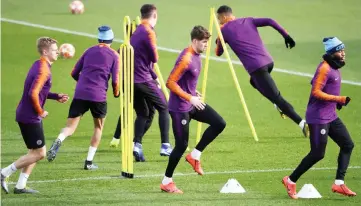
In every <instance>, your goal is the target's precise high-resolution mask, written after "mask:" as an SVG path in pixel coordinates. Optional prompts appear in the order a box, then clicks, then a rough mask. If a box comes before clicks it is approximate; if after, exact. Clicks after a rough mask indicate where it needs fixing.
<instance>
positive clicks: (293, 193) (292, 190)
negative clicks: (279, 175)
mask: <svg viewBox="0 0 361 206" xmlns="http://www.w3.org/2000/svg"><path fill="white" fill-rule="evenodd" d="M282 183H283V185H284V186H285V187H286V189H287V193H288V196H290V198H292V199H298V197H297V192H296V184H290V183H289V182H288V176H286V177H284V178H283V179H282Z"/></svg>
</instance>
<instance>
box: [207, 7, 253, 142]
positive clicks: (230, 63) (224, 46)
mask: <svg viewBox="0 0 361 206" xmlns="http://www.w3.org/2000/svg"><path fill="white" fill-rule="evenodd" d="M212 15H213V20H214V22H215V25H216V28H217V32H218V37H219V39H220V41H221V43H222V47H223V50H224V53H225V55H226V58H227V61H228V65H229V69H230V70H231V73H232V77H233V80H234V83H235V85H236V89H237V91H238V94H239V97H240V98H241V103H242V106H243V109H244V112H245V114H246V117H247V120H248V124H249V127H250V128H251V131H252V135H253V138H254V140H255V141H256V142H258V137H257V133H256V129H255V128H254V126H253V122H252V119H251V116H250V114H249V111H248V108H247V104H246V101H245V99H244V97H243V93H242V90H241V87H240V85H239V82H238V79H237V75H236V72H235V71H234V68H233V64H232V61H231V57H230V56H229V53H228V50H227V47H226V43H225V42H224V39H223V35H222V32H221V28H220V26H219V24H218V20H217V17H216V13H215V12H213V13H212Z"/></svg>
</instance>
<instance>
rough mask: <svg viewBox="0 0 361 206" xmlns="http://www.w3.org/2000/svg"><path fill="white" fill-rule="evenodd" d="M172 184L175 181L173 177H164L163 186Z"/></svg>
mask: <svg viewBox="0 0 361 206" xmlns="http://www.w3.org/2000/svg"><path fill="white" fill-rule="evenodd" d="M171 182H173V179H172V178H171V177H166V176H164V177H163V180H162V185H167V184H169V183H171Z"/></svg>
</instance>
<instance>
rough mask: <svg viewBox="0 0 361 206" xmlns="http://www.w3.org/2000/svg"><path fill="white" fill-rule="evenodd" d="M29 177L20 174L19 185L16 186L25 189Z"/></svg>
mask: <svg viewBox="0 0 361 206" xmlns="http://www.w3.org/2000/svg"><path fill="white" fill-rule="evenodd" d="M28 178H29V175H28V174H26V173H20V176H19V180H18V183H17V184H16V186H15V187H16V188H17V189H24V188H25V186H26V182H27V181H28Z"/></svg>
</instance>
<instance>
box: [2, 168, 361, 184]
mask: <svg viewBox="0 0 361 206" xmlns="http://www.w3.org/2000/svg"><path fill="white" fill-rule="evenodd" d="M335 169H337V168H335V167H320V168H311V170H335ZM348 169H361V166H350V167H349V168H348ZM293 170H294V169H291V168H280V169H264V170H234V171H211V172H205V175H217V174H223V175H224V174H244V173H253V174H254V173H265V172H286V171H293ZM192 175H197V174H196V173H194V172H192V173H176V174H174V176H192ZM134 176H135V178H136V179H137V178H154V177H163V176H164V174H148V175H147V174H145V175H136V174H135V175H134ZM109 179H123V178H122V177H120V175H119V177H116V176H101V177H80V178H72V179H54V180H38V181H36V180H35V181H28V183H54V182H74V181H75V182H77V181H86V180H109ZM9 184H11V185H13V184H16V182H9Z"/></svg>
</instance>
